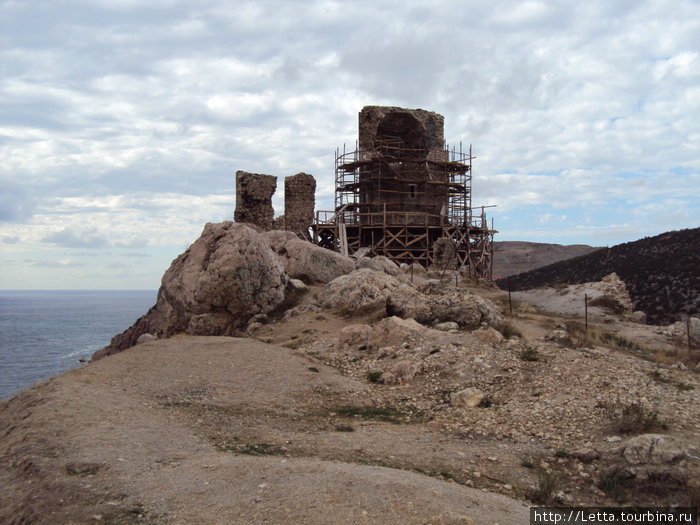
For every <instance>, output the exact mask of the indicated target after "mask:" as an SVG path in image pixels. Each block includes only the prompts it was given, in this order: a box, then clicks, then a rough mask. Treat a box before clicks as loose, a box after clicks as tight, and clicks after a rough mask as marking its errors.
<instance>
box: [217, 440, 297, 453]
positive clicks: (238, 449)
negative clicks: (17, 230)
mask: <svg viewBox="0 0 700 525" xmlns="http://www.w3.org/2000/svg"><path fill="white" fill-rule="evenodd" d="M219 449H220V450H222V451H223V452H233V453H235V454H243V455H247V456H284V455H286V454H287V452H288V451H287V450H286V449H284V448H283V447H280V446H278V445H275V444H273V443H240V444H235V445H220V446H219Z"/></svg>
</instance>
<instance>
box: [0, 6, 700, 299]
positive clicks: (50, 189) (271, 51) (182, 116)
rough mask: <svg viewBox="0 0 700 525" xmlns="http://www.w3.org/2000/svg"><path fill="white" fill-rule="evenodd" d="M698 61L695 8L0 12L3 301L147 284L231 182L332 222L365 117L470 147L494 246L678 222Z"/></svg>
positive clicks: (698, 219) (696, 152) (690, 192)
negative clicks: (392, 114)
mask: <svg viewBox="0 0 700 525" xmlns="http://www.w3.org/2000/svg"><path fill="white" fill-rule="evenodd" d="M699 54H700V2H698V1H697V0H665V1H644V0H638V1H627V0H625V1H620V0H588V1H586V2H581V1H580V0H571V1H569V0H560V1H541V2H540V1H513V0H491V1H489V2H483V1H476V0H466V1H465V0H463V1H456V0H455V1H449V0H445V1H443V0H429V1H428V0H426V1H422V0H421V1H418V0H415V1H414V0H401V1H394V0H388V1H385V0H379V1H376V0H374V1H369V0H367V1H365V0H354V1H352V2H350V1H348V2H337V1H326V0H322V1H294V0H287V1H281V0H280V1H267V0H254V1H225V0H199V1H197V2H191V1H187V0H148V1H146V0H143V1H140V0H80V1H78V0H16V1H15V0H0V289H12V288H14V289H76V288H77V289H155V288H157V287H158V285H159V281H160V277H161V275H162V274H163V272H164V271H165V269H166V268H167V267H168V265H169V264H170V262H171V260H172V259H173V258H174V257H175V256H177V255H178V254H179V253H181V252H182V251H183V250H184V248H185V247H186V246H187V245H188V244H190V243H191V242H192V241H194V240H195V239H196V238H197V237H198V236H199V234H200V232H201V230H202V227H203V226H204V224H205V223H206V222H207V221H222V220H227V219H231V218H232V217H233V211H234V208H235V184H234V174H235V171H236V170H239V169H242V170H246V171H253V172H259V173H269V174H273V175H277V176H278V177H280V181H282V180H283V177H285V176H288V175H292V174H294V173H298V172H300V171H305V172H307V173H312V174H313V175H314V176H315V177H316V178H317V181H318V192H317V196H316V201H317V209H331V207H332V202H333V152H334V150H335V148H336V147H337V146H342V144H343V143H344V142H347V143H348V144H352V145H354V141H355V139H356V136H357V114H358V112H359V111H360V109H361V108H362V107H363V106H365V105H396V106H403V107H409V108H424V109H428V110H432V111H436V112H438V113H441V114H443V115H444V116H445V135H446V137H445V138H446V139H447V141H448V142H449V143H451V144H458V143H459V141H462V142H463V143H464V144H470V143H471V144H473V151H474V154H475V155H476V157H477V158H476V160H475V161H474V183H473V193H474V203H475V204H485V205H498V207H497V208H495V209H491V210H490V211H489V213H490V215H491V216H492V217H493V218H494V221H495V226H496V228H497V229H498V230H499V231H500V234H499V235H498V237H497V240H498V239H500V240H529V241H540V242H556V243H566V244H568V243H585V244H592V245H598V246H600V245H602V246H604V245H613V244H617V243H619V242H626V241H631V240H635V239H638V238H641V237H643V236H646V235H655V234H658V233H661V232H664V231H668V230H673V229H680V228H688V227H697V226H699V225H700V56H699ZM282 186H283V184H279V185H278V187H280V188H281V187H282ZM273 202H274V204H275V208H276V213H277V214H280V213H282V212H283V209H282V191H278V195H277V196H276V197H275V199H274V201H273Z"/></svg>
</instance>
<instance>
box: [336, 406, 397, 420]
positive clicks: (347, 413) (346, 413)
mask: <svg viewBox="0 0 700 525" xmlns="http://www.w3.org/2000/svg"><path fill="white" fill-rule="evenodd" d="M334 412H335V413H336V414H338V415H339V416H340V417H347V418H357V419H373V420H376V421H386V422H389V423H401V421H402V419H403V418H404V417H405V416H406V414H404V413H402V412H399V411H398V410H396V409H394V408H382V407H356V406H343V407H340V408H337V409H335V410H334Z"/></svg>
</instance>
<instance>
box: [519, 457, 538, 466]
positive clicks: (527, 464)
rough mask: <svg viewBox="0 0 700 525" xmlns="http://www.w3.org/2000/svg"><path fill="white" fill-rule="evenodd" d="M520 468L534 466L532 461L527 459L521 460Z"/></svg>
mask: <svg viewBox="0 0 700 525" xmlns="http://www.w3.org/2000/svg"><path fill="white" fill-rule="evenodd" d="M520 466H521V467H525V468H535V464H534V463H533V462H532V461H530V460H529V459H523V460H522V461H521V462H520Z"/></svg>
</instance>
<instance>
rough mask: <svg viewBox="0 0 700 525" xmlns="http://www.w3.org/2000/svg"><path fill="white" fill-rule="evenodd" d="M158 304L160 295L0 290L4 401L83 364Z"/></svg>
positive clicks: (0, 370) (0, 373)
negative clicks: (157, 298)
mask: <svg viewBox="0 0 700 525" xmlns="http://www.w3.org/2000/svg"><path fill="white" fill-rule="evenodd" d="M155 302H156V291H155V290H153V291H151V290H149V291H0V399H5V398H7V397H10V396H12V395H13V394H16V393H17V392H19V391H21V390H23V389H24V388H27V387H29V386H31V385H33V384H34V383H36V382H37V381H40V380H43V379H48V378H49V377H51V376H52V375H54V374H57V373H59V372H64V371H66V370H69V369H71V368H76V367H78V366H80V365H81V364H80V362H79V361H78V360H79V359H80V358H81V357H83V358H86V359H89V358H90V356H91V355H92V354H93V353H94V352H95V351H97V350H99V349H100V348H102V347H103V346H105V345H107V344H108V343H109V341H110V339H112V337H113V336H114V335H116V334H118V333H121V332H123V331H124V330H125V329H127V328H128V327H129V326H131V325H132V324H133V323H134V321H136V319H138V318H139V317H141V316H142V315H143V314H145V313H146V312H147V311H148V309H149V308H150V307H151V306H153V305H154V304H155Z"/></svg>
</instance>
